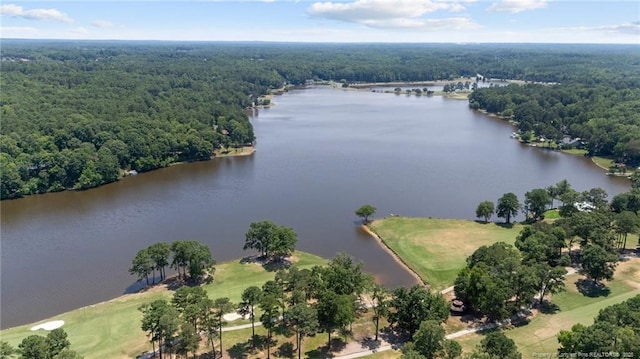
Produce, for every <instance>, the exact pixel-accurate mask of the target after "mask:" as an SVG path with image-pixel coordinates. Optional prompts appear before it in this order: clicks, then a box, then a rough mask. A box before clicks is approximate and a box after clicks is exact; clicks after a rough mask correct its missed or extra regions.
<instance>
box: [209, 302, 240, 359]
mask: <svg viewBox="0 0 640 359" xmlns="http://www.w3.org/2000/svg"><path fill="white" fill-rule="evenodd" d="M213 307H214V310H215V315H216V317H217V323H218V340H219V341H220V343H219V345H218V347H219V348H220V353H221V355H222V353H224V351H223V350H222V325H223V324H224V323H225V321H224V315H225V314H227V313H229V312H231V311H232V310H233V309H234V307H235V305H234V304H233V303H232V302H231V300H230V299H229V298H227V297H223V298H217V299H214V301H213ZM222 356H224V355H222Z"/></svg>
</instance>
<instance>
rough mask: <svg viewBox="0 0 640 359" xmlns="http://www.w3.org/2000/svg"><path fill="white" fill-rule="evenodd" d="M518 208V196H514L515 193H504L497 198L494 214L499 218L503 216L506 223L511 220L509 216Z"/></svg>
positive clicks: (515, 212)
mask: <svg viewBox="0 0 640 359" xmlns="http://www.w3.org/2000/svg"><path fill="white" fill-rule="evenodd" d="M519 210H520V202H519V201H518V196H516V194H515V193H511V192H509V193H505V194H504V195H502V197H500V198H499V199H498V205H497V206H496V215H497V216H498V217H500V218H504V219H505V222H506V223H507V224H509V223H510V222H511V217H514V216H516V215H517V214H518V211H519Z"/></svg>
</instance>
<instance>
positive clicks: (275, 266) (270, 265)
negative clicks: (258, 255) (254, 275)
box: [262, 259, 291, 272]
mask: <svg viewBox="0 0 640 359" xmlns="http://www.w3.org/2000/svg"><path fill="white" fill-rule="evenodd" d="M289 267H291V261H290V260H288V259H271V260H268V261H265V262H263V263H262V268H264V270H266V271H267V272H277V271H279V270H280V269H288V268H289Z"/></svg>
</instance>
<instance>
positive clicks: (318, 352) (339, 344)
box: [304, 338, 347, 359]
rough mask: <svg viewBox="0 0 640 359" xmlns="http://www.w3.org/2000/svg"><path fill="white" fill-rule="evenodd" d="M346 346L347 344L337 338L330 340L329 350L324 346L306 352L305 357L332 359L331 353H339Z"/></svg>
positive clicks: (310, 358)
mask: <svg viewBox="0 0 640 359" xmlns="http://www.w3.org/2000/svg"><path fill="white" fill-rule="evenodd" d="M346 346H347V343H346V342H345V341H344V340H342V339H339V338H332V339H331V344H330V346H329V348H327V346H326V345H323V346H321V347H318V348H316V349H313V350H309V351H306V352H305V353H304V354H305V357H306V358H309V359H321V358H333V357H334V355H333V353H337V352H340V351H341V350H343V349H344V348H345V347H346Z"/></svg>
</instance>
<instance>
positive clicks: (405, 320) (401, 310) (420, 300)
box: [389, 285, 449, 336]
mask: <svg viewBox="0 0 640 359" xmlns="http://www.w3.org/2000/svg"><path fill="white" fill-rule="evenodd" d="M389 307H390V308H393V310H392V311H391V313H390V314H389V322H390V323H391V324H393V325H395V326H396V327H397V328H398V329H401V330H404V331H406V332H407V334H409V335H410V336H413V334H414V333H415V332H416V331H417V330H418V328H419V327H420V323H422V322H423V321H425V320H435V321H437V322H444V321H445V320H446V319H447V318H448V317H449V304H448V303H447V301H446V300H445V299H444V298H443V297H442V295H440V294H434V293H431V292H429V291H428V290H427V289H425V288H424V287H421V286H418V285H414V286H412V287H410V288H405V287H398V288H396V289H394V290H393V292H392V298H391V301H390V302H389Z"/></svg>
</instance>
